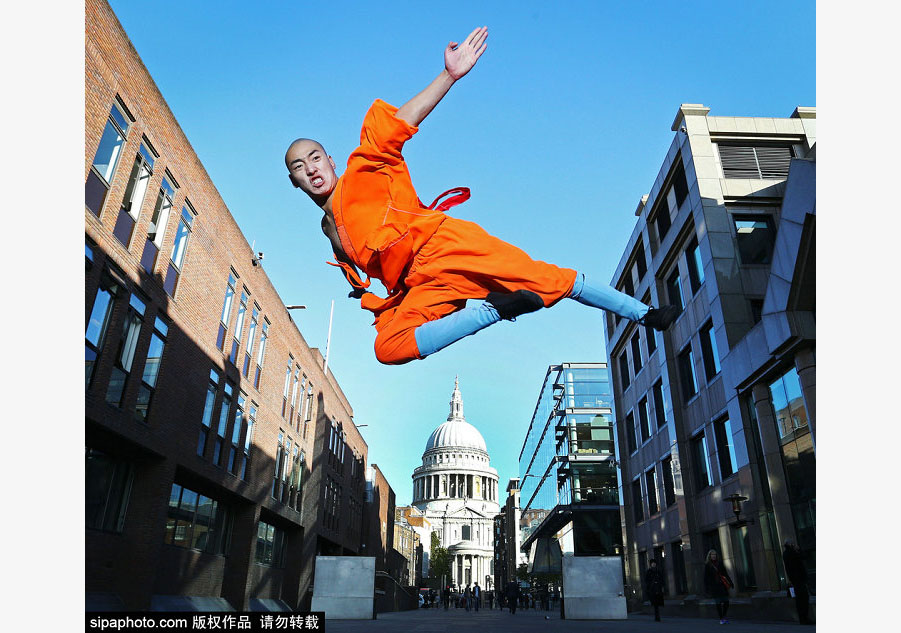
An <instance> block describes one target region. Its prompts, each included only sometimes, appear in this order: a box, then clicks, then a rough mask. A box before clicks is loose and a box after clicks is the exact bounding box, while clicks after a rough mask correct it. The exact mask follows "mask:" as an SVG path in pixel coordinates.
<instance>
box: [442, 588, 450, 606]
mask: <svg viewBox="0 0 901 633" xmlns="http://www.w3.org/2000/svg"><path fill="white" fill-rule="evenodd" d="M441 601H442V602H443V603H444V610H445V611H447V609H448V607H449V606H450V587H447V586H445V587H444V590H443V591H442V592H441Z"/></svg>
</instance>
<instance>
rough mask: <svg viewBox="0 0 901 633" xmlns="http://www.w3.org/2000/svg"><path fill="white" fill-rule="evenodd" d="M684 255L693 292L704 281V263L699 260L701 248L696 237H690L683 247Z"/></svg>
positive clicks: (698, 288)
mask: <svg viewBox="0 0 901 633" xmlns="http://www.w3.org/2000/svg"><path fill="white" fill-rule="evenodd" d="M685 257H686V258H687V259H688V279H689V281H690V282H691V292H692V294H694V293H696V292H697V291H698V290H700V288H701V284H703V283H704V264H703V263H702V262H701V249H700V247H699V246H698V240H697V238H694V237H693V238H691V241H690V242H689V243H688V246H687V247H686V249H685Z"/></svg>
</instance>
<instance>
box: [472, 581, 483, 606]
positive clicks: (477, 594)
mask: <svg viewBox="0 0 901 633" xmlns="http://www.w3.org/2000/svg"><path fill="white" fill-rule="evenodd" d="M481 602H482V590H481V589H480V588H479V583H476V584H475V586H473V588H472V604H473V605H475V608H476V611H478V610H479V606H480V604H481Z"/></svg>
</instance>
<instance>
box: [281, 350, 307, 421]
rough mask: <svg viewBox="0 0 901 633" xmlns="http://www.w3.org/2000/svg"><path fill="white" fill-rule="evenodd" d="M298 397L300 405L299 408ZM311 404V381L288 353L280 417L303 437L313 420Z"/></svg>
mask: <svg viewBox="0 0 901 633" xmlns="http://www.w3.org/2000/svg"><path fill="white" fill-rule="evenodd" d="M289 396H290V399H289ZM298 398H299V399H300V404H301V405H302V406H300V407H299V408H298ZM289 402H290V404H289ZM313 404H314V403H313V382H312V381H308V380H307V375H306V374H305V373H303V371H302V370H301V368H300V365H298V364H297V363H296V362H295V360H294V356H292V355H291V354H288V366H287V367H286V368H285V388H284V391H283V393H282V417H283V418H285V420H287V421H288V424H289V425H291V426H292V427H293V428H294V430H295V431H297V432H298V433H301V434H302V436H303V438H304V439H306V437H307V432H308V430H309V426H310V422H311V421H312V420H313V408H314V406H313Z"/></svg>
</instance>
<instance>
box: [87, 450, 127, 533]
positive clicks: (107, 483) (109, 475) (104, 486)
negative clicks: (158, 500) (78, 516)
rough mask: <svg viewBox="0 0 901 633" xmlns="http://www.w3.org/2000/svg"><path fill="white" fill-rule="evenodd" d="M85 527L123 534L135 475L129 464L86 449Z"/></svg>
mask: <svg viewBox="0 0 901 633" xmlns="http://www.w3.org/2000/svg"><path fill="white" fill-rule="evenodd" d="M84 456H85V478H84V484H85V488H84V517H85V527H88V528H93V529H95V530H106V531H110V532H121V531H122V526H123V524H124V522H125V510H126V508H127V507H128V499H129V496H130V495H131V482H132V478H133V476H134V471H133V468H132V466H131V464H130V463H129V462H126V461H124V460H121V459H117V458H115V457H113V456H111V455H107V454H106V453H103V452H101V451H98V450H95V449H92V448H85V454H84Z"/></svg>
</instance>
